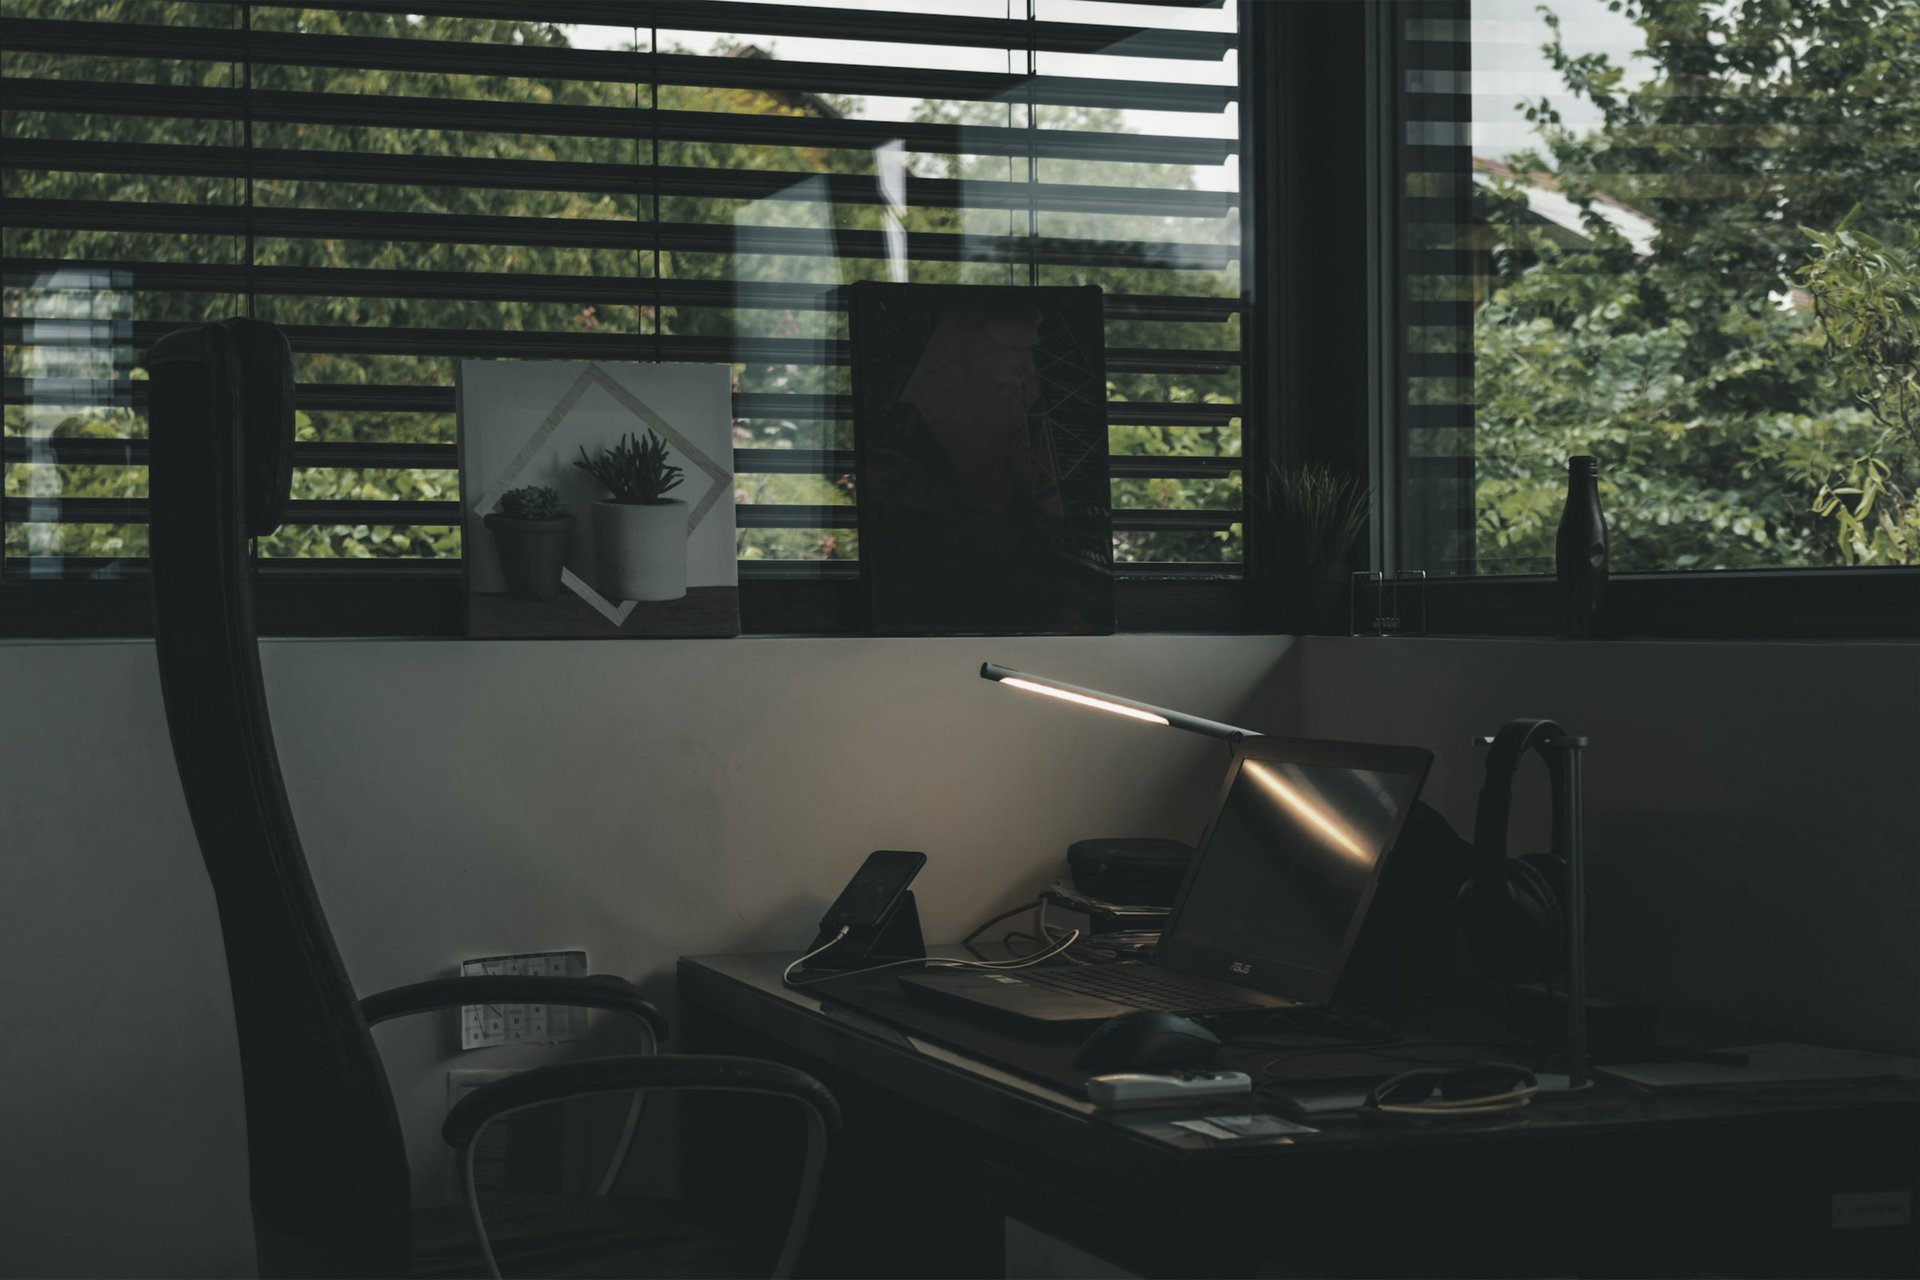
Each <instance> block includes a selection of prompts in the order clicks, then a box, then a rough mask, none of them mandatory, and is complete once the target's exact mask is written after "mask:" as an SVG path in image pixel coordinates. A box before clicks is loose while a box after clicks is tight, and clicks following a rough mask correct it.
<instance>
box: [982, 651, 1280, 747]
mask: <svg viewBox="0 0 1920 1280" xmlns="http://www.w3.org/2000/svg"><path fill="white" fill-rule="evenodd" d="M980 678H981V679H982V680H998V681H1006V682H1007V683H1010V684H1013V685H1014V686H1015V687H1017V688H1022V689H1028V690H1031V691H1032V692H1035V693H1043V694H1048V695H1050V696H1054V697H1060V698H1064V699H1066V700H1067V701H1070V702H1077V703H1079V704H1081V705H1082V706H1090V707H1094V708H1096V709H1099V710H1102V711H1108V712H1111V713H1113V714H1115V715H1123V716H1129V717H1131V718H1133V719H1137V720H1148V721H1153V722H1157V723H1160V724H1164V725H1168V726H1170V727H1172V728H1175V729H1185V730H1186V731H1187V732H1188V733H1197V734H1201V735H1202V736H1204V737H1208V738H1220V739H1222V740H1224V741H1226V742H1227V743H1228V744H1232V743H1235V742H1238V741H1240V740H1241V739H1242V738H1257V737H1260V736H1261V735H1260V734H1259V733H1257V732H1255V731H1254V730H1252V729H1242V728H1241V727H1240V726H1239V725H1233V724H1226V723H1224V722H1223V721H1219V720H1209V719H1207V718H1206V717H1205V716H1194V715H1188V714H1187V713H1186V712H1184V711H1175V710H1173V709H1171V708H1169V707H1156V706H1154V705H1153V704H1152V703H1150V702H1136V701H1135V700H1134V699H1132V698H1122V697H1118V696H1116V695H1114V694H1111V693H1103V692H1102V691H1100V690H1099V689H1088V688H1085V687H1084V686H1081V685H1077V684H1068V683H1067V682H1066V681H1064V680H1055V679H1054V678H1053V677H1051V676H1037V675H1033V674H1031V673H1029V672H1025V671H1016V670H1015V669H1014V668H1012V667H1003V666H1001V665H999V664H998V663H994V662H983V663H981V664H980Z"/></svg>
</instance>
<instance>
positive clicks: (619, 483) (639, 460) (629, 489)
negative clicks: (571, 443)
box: [573, 430, 681, 506]
mask: <svg viewBox="0 0 1920 1280" xmlns="http://www.w3.org/2000/svg"><path fill="white" fill-rule="evenodd" d="M573 465H574V466H576V467H578V468H580V469H581V470H582V471H584V472H586V473H587V474H588V475H590V476H592V477H593V478H594V479H595V480H597V481H599V482H600V486H601V488H603V489H605V490H606V491H607V492H608V493H610V494H612V495H613V500H614V501H615V502H625V503H637V504H642V505H647V506H652V505H657V504H659V503H662V502H671V501H673V499H671V498H669V497H667V494H668V493H669V492H671V491H672V490H674V489H677V488H679V487H680V480H681V472H680V468H679V467H677V466H675V465H674V464H673V463H671V462H668V461H667V442H666V441H665V440H662V439H661V438H660V437H659V436H657V435H655V434H654V433H653V432H652V431H651V430H649V431H648V432H647V438H646V439H645V440H635V439H634V436H633V433H632V432H631V431H629V432H628V433H627V434H626V435H624V436H622V437H621V438H620V439H619V440H617V441H615V442H614V443H613V444H611V445H608V446H607V447H606V448H604V449H602V450H601V451H600V456H599V457H597V458H590V457H588V456H587V449H586V446H585V445H582V446H581V447H580V459H579V461H577V462H575V463H574V464H573Z"/></svg>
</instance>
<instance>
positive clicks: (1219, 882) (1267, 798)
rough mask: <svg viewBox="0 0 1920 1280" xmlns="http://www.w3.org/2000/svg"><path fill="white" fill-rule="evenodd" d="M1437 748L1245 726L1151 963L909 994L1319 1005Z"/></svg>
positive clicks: (951, 972)
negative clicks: (1283, 734) (1260, 731)
mask: <svg viewBox="0 0 1920 1280" xmlns="http://www.w3.org/2000/svg"><path fill="white" fill-rule="evenodd" d="M1432 762H1433V753H1432V752H1431V751H1427V750H1425V749H1423V748H1420V747H1389V746H1376V745H1371V744H1365V743H1353V742H1324V741H1318V740H1314V739H1307V738H1268V737H1256V738H1246V739H1242V740H1241V741H1240V742H1238V743H1236V744H1235V746H1234V749H1233V760H1232V763H1231V764H1230V765H1229V767H1228V770H1227V777H1226V782H1225V785H1224V786H1223V787H1222V788H1221V792H1220V801H1219V804H1218V807H1217V808H1216V809H1215V811H1214V814H1213V818H1212V820H1211V821H1210V822H1209V823H1208V824H1207V831H1206V834H1205V836H1204V837H1203V838H1202V839H1201V842H1200V850H1199V853H1198V855H1197V856H1196V857H1195V858H1194V860H1193V864H1192V866H1190V867H1189V868H1188V870H1187V877H1186V880H1185V881H1184V883H1182V885H1181V887H1180V893H1179V896H1178V897H1177V898H1176V899H1175V900H1174V904H1173V913H1172V915H1171V916H1169V917H1168V920H1167V925H1166V929H1165V931H1164V932H1163V933H1162V934H1161V937H1160V942H1159V944H1158V945H1157V946H1156V947H1155V948H1154V952H1153V959H1152V961H1151V962H1150V963H1145V964H1140V963H1118V964H1089V965H1075V964H1067V965H1044V966H1043V965H1036V966H1034V967H1032V968H1028V969H1012V970H998V971H992V970H984V969H946V970H934V971H929V972H925V973H914V974H909V975H907V976H904V977H902V978H901V979H900V980H899V981H900V985H901V986H902V987H903V988H905V990H906V993H907V994H908V995H909V996H911V997H913V998H914V999H917V1000H923V1001H926V1002H928V1003H930V1004H938V1005H942V1006H945V1007H948V1008H950V1009H954V1010H957V1011H968V1012H983V1013H991V1014H995V1015H1000V1016H1004V1017H1012V1018H1019V1019H1024V1020H1027V1021H1032V1022H1042V1023H1087V1022H1104V1021H1105V1020H1107V1019H1108V1018H1113V1017H1118V1016H1119V1015H1121V1014H1126V1013H1133V1012H1137V1011H1139V1010H1142V1009H1156V1010H1164V1011H1166V1012H1171V1013H1181V1014H1189V1015H1199V1014H1223V1013H1231V1012H1235V1011H1239V1010H1247V1009H1283V1008H1289V1007H1296V1006H1312V1005H1324V1004H1326V1003H1327V1002H1328V1001H1329V1000H1331V999H1332V997H1333V992H1334V988H1335V987H1336V986H1337V985H1338V984H1339V982H1340V975H1341V972H1342V971H1343V970H1344V968H1345V966H1346V962H1347V957H1348V955H1349V954H1350V953H1351V952H1352V950H1353V943H1354V939H1355V938H1356V937H1357V936H1358V935H1359V933H1360V926H1361V924H1362V923H1363V922H1364V921H1365V919H1366V914H1367V906H1368V904H1369V903H1371V902H1372V900H1373V895H1374V892H1375V890H1376V889H1377V888H1378V886H1379V883H1380V871H1381V868H1382V867H1383V866H1384V865H1385V862H1386V854H1387V851H1388V850H1390V849H1391V848H1392V847H1393V843H1394V841H1395V840H1396V839H1397V838H1398V837H1399V835H1400V829H1401V827H1402V826H1404V825H1405V823H1406V820H1407V813H1408V811H1409V810H1410V809H1412V807H1413V802H1414V799H1415V798H1416V797H1417V796H1418V795H1419V793H1420V784H1421V783H1422V782H1424V781H1425V780H1426V776H1427V767H1428V765H1430V764H1431V763H1432Z"/></svg>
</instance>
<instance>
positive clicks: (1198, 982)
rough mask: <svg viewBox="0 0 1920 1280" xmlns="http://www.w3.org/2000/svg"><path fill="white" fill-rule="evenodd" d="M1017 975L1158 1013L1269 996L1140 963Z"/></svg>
mask: <svg viewBox="0 0 1920 1280" xmlns="http://www.w3.org/2000/svg"><path fill="white" fill-rule="evenodd" d="M1020 976H1021V977H1022V978H1024V979H1026V980H1027V981H1028V982H1031V983H1032V984H1033V985H1034V986H1036V987H1046V988H1048V989H1050V990H1053V991H1067V992H1072V993H1073V994H1075V995H1083V996H1098V997H1100V998H1102V999H1106V1000H1111V1001H1113V1002H1114V1003H1115V1004H1125V1005H1132V1006H1133V1007H1134V1008H1136V1009H1151V1010H1155V1011H1158V1012H1162V1013H1191V1012H1197V1011H1202V1010H1206V1011H1211V1010H1215V1009H1263V1008H1266V1007H1268V1005H1269V1004H1271V1003H1272V1002H1271V1001H1259V1000H1253V999H1250V998H1248V996H1247V994H1246V993H1245V992H1243V991H1241V990H1240V989H1239V988H1238V987H1235V986H1233V985H1231V984H1230V983H1225V982H1214V981H1211V980H1210V979H1206V978H1189V977H1186V976H1184V975H1182V974H1178V973H1172V972H1169V971H1168V970H1166V969H1161V968H1156V967H1155V966H1153V965H1145V964H1088V965H1076V966H1073V967H1069V968H1059V969H1053V968H1047V969H1040V968H1032V969H1023V970H1021V971H1020Z"/></svg>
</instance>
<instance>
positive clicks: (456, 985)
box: [360, 973, 667, 1044]
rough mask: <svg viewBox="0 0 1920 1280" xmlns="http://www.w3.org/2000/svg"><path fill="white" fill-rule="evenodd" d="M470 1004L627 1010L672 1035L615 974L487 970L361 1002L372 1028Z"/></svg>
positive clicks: (662, 1034)
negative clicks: (570, 975)
mask: <svg viewBox="0 0 1920 1280" xmlns="http://www.w3.org/2000/svg"><path fill="white" fill-rule="evenodd" d="M469 1004H557V1005H564V1006H567V1007H570V1008H575V1009H606V1010H609V1011H611V1012H614V1013H623V1014H625V1015H626V1016H628V1017H629V1018H632V1019H633V1020H634V1021H636V1022H638V1023H640V1024H641V1026H643V1027H644V1028H646V1030H647V1031H649V1032H651V1033H652V1036H653V1043H655V1044H658V1043H659V1042H660V1041H662V1040H665V1039H666V1037H667V1019H666V1015H665V1014H663V1013H661V1012H660V1010H659V1009H658V1008H657V1007H656V1006H655V1005H654V1003H653V1001H651V1000H649V999H647V997H646V996H645V995H643V994H642V993H641V991H640V988H639V987H636V986H635V985H634V984H633V983H631V982H628V981H627V980H626V979H625V978H616V977H614V976H612V975H611V974H603V973H602V974H593V975H591V976H589V977H585V978H555V977H535V976H531V975H518V974H483V975H477V976H475V977H471V978H435V979H433V980H432V981H430V982H415V983H413V984H411V985H409V986H404V987H395V988H393V990H391V991H382V992H379V993H378V994H375V995H370V996H368V997H367V998H366V999H364V1000H362V1001H361V1002H360V1013H361V1016H362V1017H364V1018H365V1019H366V1020H367V1025H368V1026H369V1027H372V1026H376V1025H378V1024H379V1023H382V1022H386V1021H387V1020H388V1019H390V1018H400V1017H405V1016H406V1015H408V1014H413V1013H428V1012H431V1011H432V1010H435V1009H457V1008H459V1007H460V1006H462V1005H469Z"/></svg>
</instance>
